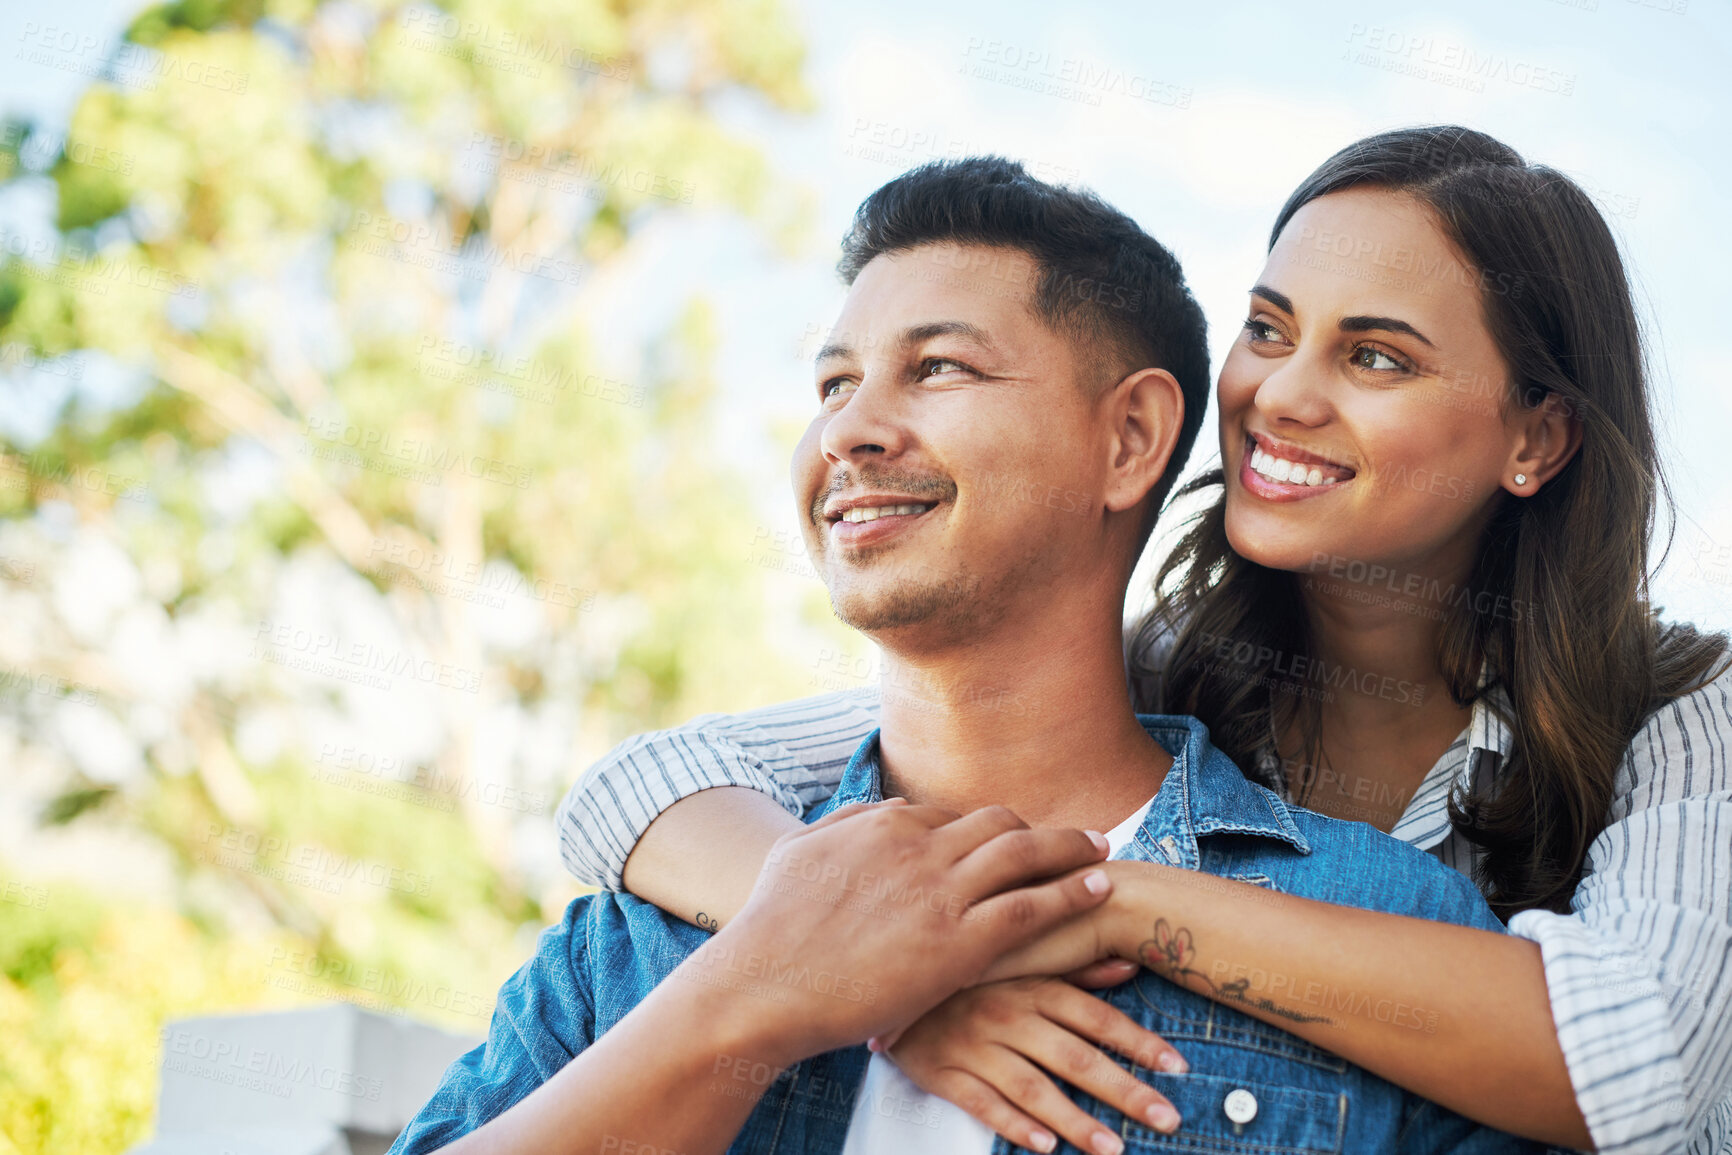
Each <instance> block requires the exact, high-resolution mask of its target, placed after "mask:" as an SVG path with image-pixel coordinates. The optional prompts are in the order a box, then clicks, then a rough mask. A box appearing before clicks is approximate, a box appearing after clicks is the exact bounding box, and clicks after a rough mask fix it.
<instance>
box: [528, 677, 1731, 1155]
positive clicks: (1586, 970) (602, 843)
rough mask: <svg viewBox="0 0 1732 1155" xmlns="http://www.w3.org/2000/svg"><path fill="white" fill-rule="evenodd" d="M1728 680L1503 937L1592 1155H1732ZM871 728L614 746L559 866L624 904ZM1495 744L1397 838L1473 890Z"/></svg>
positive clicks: (1437, 788)
mask: <svg viewBox="0 0 1732 1155" xmlns="http://www.w3.org/2000/svg"><path fill="white" fill-rule="evenodd" d="M1729 681H1732V678H1722V679H1720V680H1719V681H1716V682H1710V683H1709V684H1707V685H1706V686H1703V687H1702V688H1700V689H1698V690H1696V691H1695V692H1694V693H1691V694H1689V695H1686V696H1684V697H1681V698H1679V699H1677V700H1675V701H1673V702H1671V703H1669V704H1667V705H1666V706H1664V707H1662V708H1661V709H1660V710H1658V711H1657V712H1655V713H1654V714H1653V715H1652V716H1651V717H1650V718H1649V719H1648V721H1647V723H1646V724H1645V725H1644V726H1643V727H1642V729H1641V731H1640V732H1639V733H1638V734H1637V735H1636V738H1635V740H1634V741H1633V742H1631V743H1630V747H1629V749H1628V750H1627V751H1625V754H1624V758H1623V761H1622V763H1621V764H1620V766H1619V770H1618V778H1617V785H1616V790H1615V793H1614V797H1613V801H1612V806H1611V810H1610V813H1609V814H1608V815H1607V820H1608V825H1607V827H1606V829H1605V830H1603V831H1602V832H1601V833H1600V835H1599V837H1597V838H1596V839H1595V840H1594V842H1593V844H1592V846H1591V847H1590V849H1589V851H1588V858H1587V864H1586V867H1585V869H1584V873H1583V878H1582V883H1581V885H1580V887H1579V888H1578V889H1577V891H1576V893H1575V895H1574V897H1573V899H1572V901H1571V910H1570V913H1569V914H1567V915H1564V914H1554V913H1552V912H1549V911H1539V910H1530V911H1524V912H1522V913H1521V914H1518V915H1516V916H1515V918H1514V919H1512V920H1511V922H1510V925H1509V929H1510V932H1511V933H1512V934H1516V935H1519V936H1521V937H1523V938H1526V939H1530V940H1532V941H1533V942H1536V943H1538V944H1539V947H1540V952H1541V955H1542V957H1543V959H1544V962H1545V973H1546V986H1547V989H1548V991H1549V993H1550V997H1551V1008H1552V1018H1553V1021H1554V1022H1555V1023H1556V1024H1557V1027H1558V1041H1559V1043H1560V1044H1561V1046H1562V1048H1563V1053H1564V1059H1565V1062H1566V1063H1567V1065H1568V1067H1569V1072H1570V1080H1571V1082H1572V1084H1573V1085H1574V1087H1575V1091H1576V1101H1577V1104H1578V1105H1579V1106H1580V1108H1581V1110H1582V1114H1583V1116H1584V1117H1585V1118H1586V1120H1587V1123H1588V1128H1589V1132H1590V1134H1591V1135H1592V1136H1593V1139H1594V1143H1595V1146H1596V1147H1597V1148H1598V1149H1599V1151H1600V1152H1601V1153H1602V1155H1612V1153H1616V1155H1637V1153H1648V1152H1674V1151H1688V1152H1690V1153H1691V1155H1732V691H1729V689H1728V686H1727V684H1726V683H1727V682H1729ZM877 725H878V694H877V690H876V688H874V687H867V688H863V689H860V690H853V691H847V692H843V693H835V694H825V695H821V696H819V697H814V698H804V699H801V700H799V701H796V702H789V703H786V704H783V705H779V706H773V707H770V708H768V709H763V710H755V711H752V712H750V713H745V714H739V715H726V714H706V715H704V716H702V717H699V718H696V719H693V720H692V721H691V722H690V723H688V724H686V725H684V726H681V727H679V728H678V729H674V730H664V731H660V732H657V733H653V734H644V735H640V736H638V737H636V738H633V739H631V740H629V741H627V742H624V743H622V744H621V745H620V746H618V747H616V748H615V749H614V750H613V751H612V752H611V753H609V754H608V755H607V756H606V757H605V758H603V759H602V760H601V761H600V762H598V763H596V764H595V765H594V766H592V767H590V768H589V770H587V771H586V772H585V773H584V774H583V776H582V777H581V778H579V779H578V781H577V782H576V783H575V784H574V785H573V786H572V788H571V790H570V792H569V793H568V794H567V795H566V798H565V801H564V803H563V804H562V805H561V807H560V810H559V816H558V824H559V837H560V853H561V856H562V857H563V859H564V861H565V864H566V868H567V869H568V870H570V871H571V873H572V874H573V875H575V876H576V877H577V878H578V879H579V880H581V881H583V882H586V883H589V884H591V885H598V886H605V887H607V888H608V889H611V890H618V889H621V887H622V882H621V877H620V875H621V872H622V871H623V870H624V868H625V860H626V856H627V855H628V854H629V853H630V851H631V848H632V846H634V845H635V844H636V842H637V840H638V838H640V837H641V836H642V835H643V832H644V830H645V829H646V828H648V826H649V824H650V823H651V822H652V821H653V820H654V819H655V817H656V816H657V815H658V814H660V813H661V812H662V811H663V810H665V809H667V808H668V807H669V806H671V805H672V804H673V803H674V802H676V801H678V800H679V799H681V798H684V797H686V796H687V795H690V794H694V793H696V792H697V791H699V790H704V789H708V788H709V787H712V786H746V787H750V788H751V789H754V790H759V791H762V792H763V793H765V794H768V795H769V796H770V797H772V798H774V799H775V800H776V801H777V802H778V803H780V804H781V805H782V806H783V807H784V808H785V809H786V810H788V811H789V812H790V813H792V814H796V815H803V814H804V813H805V812H806V810H807V809H809V808H810V807H812V806H814V805H816V804H817V803H819V802H821V801H823V800H824V799H826V798H828V797H829V796H830V794H831V792H832V791H834V789H835V787H836V783H837V780H838V779H839V778H840V777H841V775H842V770H843V768H844V767H845V766H846V765H847V763H848V759H849V758H850V757H851V756H852V755H853V753H854V751H855V749H856V748H857V747H858V746H859V745H860V743H861V741H862V740H864V738H865V737H866V735H867V734H868V733H869V732H870V731H871V730H873V729H874V728H875V727H876V726H877ZM1510 742H1511V735H1510V732H1509V730H1508V728H1507V727H1506V726H1504V724H1503V723H1502V722H1501V721H1500V720H1499V718H1498V715H1497V711H1496V709H1494V708H1493V703H1492V702H1491V701H1489V700H1487V699H1485V698H1482V699H1481V700H1480V701H1479V702H1478V703H1476V704H1475V706H1474V708H1473V716H1472V719H1471V720H1470V722H1469V724H1468V726H1467V729H1466V730H1464V731H1462V733H1461V734H1460V735H1459V736H1458V737H1457V738H1456V739H1455V741H1454V742H1453V743H1451V744H1450V747H1449V749H1448V750H1446V751H1445V752H1444V754H1443V756H1442V757H1440V758H1439V759H1438V760H1437V763H1436V764H1435V765H1434V766H1433V767H1432V768H1431V770H1430V771H1429V772H1428V773H1427V774H1426V776H1425V778H1424V780H1423V781H1422V782H1421V784H1420V786H1419V788H1418V789H1417V790H1416V791H1415V792H1414V796H1413V798H1412V799H1411V800H1410V801H1409V802H1408V804H1407V806H1406V808H1405V810H1404V811H1403V812H1402V815H1401V818H1400V819H1399V820H1398V821H1397V823H1396V825H1395V827H1394V829H1393V831H1392V832H1391V833H1392V834H1393V835H1394V837H1396V838H1399V839H1401V840H1403V841H1405V842H1408V843H1411V844H1412V845H1414V846H1417V847H1420V848H1421V849H1424V850H1426V851H1429V852H1430V853H1432V854H1434V855H1436V856H1437V857H1438V858H1439V859H1440V860H1441V861H1442V862H1444V863H1445V864H1447V865H1449V866H1452V867H1454V868H1455V869H1457V870H1460V871H1462V872H1464V873H1467V874H1469V876H1470V877H1471V874H1472V867H1473V860H1474V854H1475V848H1474V847H1473V846H1472V844H1470V843H1468V842H1467V841H1466V840H1465V839H1463V838H1462V837H1461V836H1460V835H1459V834H1457V833H1456V831H1455V830H1454V828H1453V827H1452V826H1451V825H1450V822H1449V814H1448V805H1447V804H1448V799H1449V794H1450V791H1451V788H1452V787H1454V786H1455V785H1456V784H1457V783H1461V784H1462V785H1463V786H1464V787H1465V786H1471V785H1472V783H1473V780H1474V777H1475V776H1476V775H1480V774H1488V773H1489V774H1495V773H1496V772H1497V769H1498V767H1499V766H1500V765H1501V763H1502V760H1503V759H1504V757H1506V756H1507V755H1508V753H1509V750H1510ZM1263 757H1264V758H1265V759H1267V758H1273V757H1274V754H1273V751H1272V750H1270V751H1265V752H1264V754H1263ZM1277 777H1280V776H1279V775H1278V776H1277Z"/></svg>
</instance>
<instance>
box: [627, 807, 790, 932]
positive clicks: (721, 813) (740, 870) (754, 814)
mask: <svg viewBox="0 0 1732 1155" xmlns="http://www.w3.org/2000/svg"><path fill="white" fill-rule="evenodd" d="M800 827H801V822H800V820H799V819H798V818H796V817H794V816H793V815H792V814H789V813H788V812H787V811H786V810H783V809H782V808H781V806H779V805H777V804H776V803H775V802H774V801H773V800H772V799H771V798H770V796H769V795H767V794H762V793H759V792H758V791H756V790H748V789H744V788H742V787H739V786H724V787H721V788H720V789H717V790H705V791H704V792H702V793H701V794H693V795H691V796H690V797H688V798H682V799H680V800H679V801H678V802H676V803H674V804H673V805H672V806H670V807H668V808H667V809H666V810H664V811H662V813H661V815H660V817H658V818H657V819H656V820H655V821H654V822H652V823H650V827H649V829H648V830H646V831H644V835H643V837H642V838H640V839H638V842H637V846H636V847H635V848H634V849H633V850H632V852H631V857H630V858H627V859H626V861H625V889H627V890H629V891H631V892H632V893H633V894H635V895H637V896H638V897H639V898H641V899H643V900H644V901H645V902H653V903H655V904H656V905H657V906H659V907H661V908H662V909H663V910H665V911H667V912H668V913H669V914H671V915H673V916H674V917H676V918H678V919H681V920H683V921H685V922H689V923H691V924H692V925H693V926H699V927H702V928H704V929H705V930H716V929H718V928H719V927H721V926H722V925H723V924H724V923H727V922H730V921H732V920H733V917H734V916H735V915H736V914H738V913H739V912H740V908H741V907H743V906H745V905H746V899H748V898H750V897H751V894H752V884H753V883H754V882H756V881H757V878H758V871H759V870H761V869H762V868H763V865H764V859H765V858H766V857H768V856H769V853H770V847H771V846H772V845H774V844H775V841H776V839H778V838H780V837H781V836H782V835H784V834H787V833H789V832H790V831H793V830H798V829H800Z"/></svg>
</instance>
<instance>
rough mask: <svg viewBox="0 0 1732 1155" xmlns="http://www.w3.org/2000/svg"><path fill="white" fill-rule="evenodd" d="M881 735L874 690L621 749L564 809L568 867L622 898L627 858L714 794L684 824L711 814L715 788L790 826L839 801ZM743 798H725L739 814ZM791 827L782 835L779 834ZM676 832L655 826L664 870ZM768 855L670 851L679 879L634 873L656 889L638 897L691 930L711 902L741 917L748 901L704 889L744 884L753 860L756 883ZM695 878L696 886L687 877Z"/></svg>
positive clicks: (723, 848) (710, 721) (709, 719)
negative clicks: (850, 770) (842, 786)
mask: <svg viewBox="0 0 1732 1155" xmlns="http://www.w3.org/2000/svg"><path fill="white" fill-rule="evenodd" d="M877 725H878V696H877V691H876V689H872V688H868V689H863V690H853V691H848V692H845V693H838V694H824V695H821V696H819V697H815V698H803V699H801V700H799V701H796V702H788V703H784V704H782V705H779V706H772V707H769V708H767V709H763V710H754V711H751V712H749V713H745V714H739V715H726V714H707V715H704V716H703V717H699V718H696V719H693V720H692V721H691V722H689V723H687V724H686V725H684V726H681V727H679V728H678V729H674V730H661V731H657V732H656V733H653V734H643V735H639V736H638V737H636V738H632V739H630V740H629V741H626V742H623V743H621V744H620V745H619V746H617V747H615V748H614V749H613V750H612V751H610V752H609V753H608V754H607V756H606V757H604V758H602V759H601V760H600V761H599V762H597V763H596V764H595V765H593V766H591V767H590V768H589V769H588V770H586V771H585V772H584V773H583V776H582V777H580V778H579V779H578V780H577V782H576V783H574V784H573V785H572V787H571V790H570V791H569V792H568V793H567V794H566V796H565V800H564V802H563V803H562V804H561V805H560V808H559V814H558V816H557V822H558V826H559V841H560V855H561V857H562V858H563V859H564V861H565V867H566V869H567V870H568V871H570V872H571V874H572V875H573V876H574V877H576V878H577V880H578V881H579V882H583V883H587V884H589V885H591V886H600V887H604V888H606V889H608V890H620V889H622V888H624V887H625V885H626V884H625V881H624V873H625V868H626V863H627V859H628V856H632V854H633V848H634V847H635V846H636V845H637V843H638V841H639V840H640V839H641V838H642V837H643V836H644V834H645V832H646V830H647V829H648V828H649V827H650V826H651V824H652V823H655V821H656V818H657V816H658V815H660V814H662V813H663V812H664V811H665V810H667V809H668V808H669V807H670V806H672V805H673V804H674V803H676V802H679V801H680V800H681V799H683V798H688V797H691V796H692V795H695V794H698V793H699V792H700V791H711V794H710V797H708V798H706V799H704V800H703V801H702V802H701V803H696V804H694V805H693V806H691V807H687V808H686V811H685V812H686V813H687V814H688V815H689V814H690V813H692V812H693V811H694V810H695V811H696V812H697V813H698V814H699V815H702V814H704V813H706V812H708V810H709V807H711V806H713V805H717V803H716V796H717V792H714V791H712V788H713V787H721V786H741V787H746V788H747V790H748V791H750V792H755V793H758V794H760V795H761V796H762V798H763V799H764V800H767V801H770V802H772V803H774V805H776V806H777V807H778V808H780V809H782V810H785V811H786V812H787V813H788V814H790V815H793V816H794V819H793V820H792V821H796V822H797V819H798V816H799V815H801V814H804V813H805V812H806V810H807V809H809V808H810V807H812V806H815V805H817V804H818V803H820V802H823V801H824V800H825V799H827V798H829V797H830V795H831V794H832V793H833V792H834V791H835V789H836V783H837V781H838V780H839V779H840V778H841V776H842V771H843V769H844V768H845V767H846V766H847V764H848V759H849V758H851V757H852V756H853V754H854V751H855V750H856V749H858V748H859V746H860V743H861V742H862V741H864V740H865V738H866V735H867V734H869V733H871V732H872V730H873V729H875V728H876V727H877ZM745 792H747V791H737V792H736V791H725V792H720V793H721V796H722V797H724V798H728V797H731V798H734V799H735V800H736V803H734V804H737V799H738V796H739V795H740V794H741V793H745ZM722 805H730V804H729V803H722ZM729 814H730V816H731V814H732V811H729ZM680 825H681V823H674V824H672V826H673V827H677V826H680ZM788 825H789V824H788V823H783V824H780V825H778V827H777V832H778V833H780V832H781V831H782V830H785V829H787V828H788ZM671 828H672V827H665V826H664V825H662V824H659V823H658V824H656V829H657V831H658V835H657V836H656V839H655V840H653V841H652V846H651V854H650V857H651V858H652V859H659V855H658V854H657V853H656V852H657V850H658V848H659V846H665V843H662V842H661V840H662V838H663V837H664V836H665V834H666V831H667V830H668V829H671ZM723 829H724V831H727V829H728V828H726V827H724V828H723ZM729 833H731V832H729ZM658 844H659V845H658ZM766 846H767V842H766V843H764V844H763V845H762V846H760V847H759V848H758V850H757V852H756V853H755V854H753V855H749V856H739V857H736V856H734V855H733V854H732V853H731V848H730V844H729V842H728V840H727V839H726V838H724V839H722V840H719V841H711V842H708V843H690V844H684V845H678V844H676V845H675V846H674V847H673V850H676V851H678V853H677V854H673V853H670V854H669V855H668V857H667V859H666V861H667V862H669V863H671V864H672V868H673V869H674V870H676V871H680V872H682V873H680V874H679V875H678V876H677V877H673V878H667V879H664V878H663V876H662V875H661V872H660V871H659V870H656V869H652V870H648V871H645V870H641V869H638V870H634V877H635V878H639V879H640V880H642V882H643V883H644V884H645V885H646V886H647V887H648V888H649V889H648V892H646V891H644V890H638V889H637V888H636V887H633V888H632V889H633V890H634V892H635V893H637V894H639V895H640V896H641V897H645V898H649V899H651V900H652V901H656V902H658V903H659V902H661V900H662V899H665V898H670V897H672V896H673V895H674V894H676V893H677V894H679V895H681V896H682V897H681V899H680V901H679V902H678V903H673V902H666V903H662V905H665V906H666V907H667V908H668V909H670V910H675V909H676V907H677V909H678V910H679V912H680V913H681V916H682V917H684V918H686V919H687V920H688V921H694V919H693V916H694V915H695V913H696V912H697V911H699V910H703V909H705V902H706V900H709V901H712V902H713V900H714V898H716V897H725V898H726V899H728V901H727V902H724V903H722V904H721V905H725V906H727V907H728V909H730V910H734V909H738V907H739V901H740V900H742V899H743V897H744V896H743V894H741V893H737V892H736V891H735V890H734V889H732V888H727V889H724V890H723V891H722V892H721V894H720V895H718V894H717V893H716V892H714V891H711V890H709V889H707V880H708V879H709V878H710V877H711V875H712V873H713V872H714V870H715V869H716V868H719V869H720V870H721V872H722V873H723V874H725V875H726V876H727V877H729V878H732V879H737V878H738V877H740V872H739V870H738V869H736V868H737V867H738V866H739V865H740V861H741V859H742V858H745V857H749V860H750V861H749V870H747V871H746V872H745V874H744V877H746V878H747V879H748V880H749V879H750V878H751V877H752V876H753V875H754V874H755V873H756V870H757V867H758V866H759V865H760V864H762V862H763V850H764V847H766ZM706 847H707V848H709V849H708V850H706ZM688 869H690V870H691V873H690V874H689V875H688V874H685V873H683V872H684V871H687V870H688ZM692 879H695V880H696V881H697V889H695V890H694V889H691V888H690V887H689V886H688V885H687V883H688V882H689V881H690V880H692ZM694 902H695V905H694V904H693V903H694Z"/></svg>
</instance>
